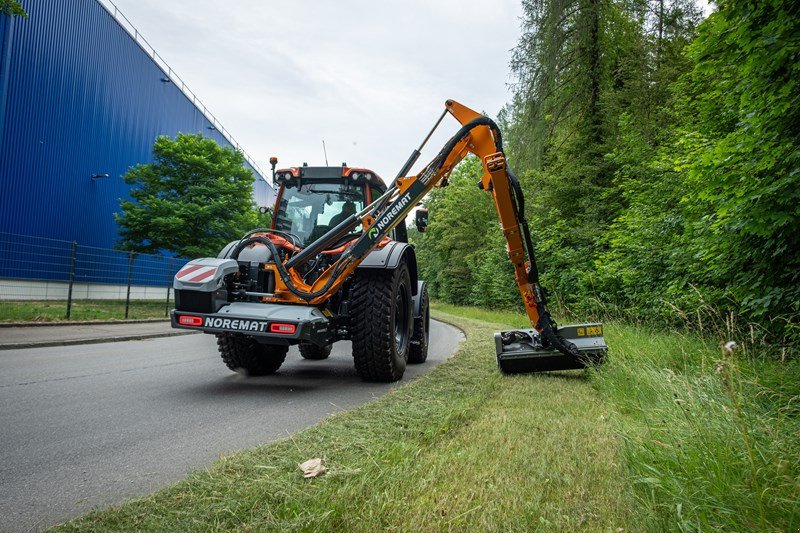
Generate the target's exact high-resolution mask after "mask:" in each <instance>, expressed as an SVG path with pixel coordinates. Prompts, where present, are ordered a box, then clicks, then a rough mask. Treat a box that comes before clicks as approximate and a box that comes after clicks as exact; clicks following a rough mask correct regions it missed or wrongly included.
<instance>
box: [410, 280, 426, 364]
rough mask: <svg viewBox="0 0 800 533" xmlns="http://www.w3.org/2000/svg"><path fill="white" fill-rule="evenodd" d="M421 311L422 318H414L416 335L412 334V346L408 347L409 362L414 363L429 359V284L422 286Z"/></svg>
mask: <svg viewBox="0 0 800 533" xmlns="http://www.w3.org/2000/svg"><path fill="white" fill-rule="evenodd" d="M419 312H420V316H421V317H422V319H421V320H416V319H414V335H412V336H411V346H410V347H409V349H408V362H409V363H410V364H412V365H419V364H421V363H424V362H425V361H426V360H427V359H428V338H429V336H430V330H431V306H430V298H429V297H428V286H427V285H423V286H422V294H420V295H419Z"/></svg>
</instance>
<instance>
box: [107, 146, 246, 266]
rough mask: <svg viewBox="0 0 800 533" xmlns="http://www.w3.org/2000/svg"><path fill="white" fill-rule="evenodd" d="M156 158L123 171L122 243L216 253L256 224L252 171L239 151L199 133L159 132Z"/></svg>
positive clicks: (123, 245) (190, 254)
mask: <svg viewBox="0 0 800 533" xmlns="http://www.w3.org/2000/svg"><path fill="white" fill-rule="evenodd" d="M153 156H154V159H155V161H154V162H153V163H150V164H146V165H137V166H135V167H132V168H131V169H130V170H129V171H128V172H127V173H126V174H125V176H123V179H124V180H125V183H128V184H129V185H132V186H133V188H132V189H131V193H130V194H131V198H132V199H131V200H122V201H121V207H122V213H117V214H115V219H116V221H117V224H119V233H120V236H121V242H120V245H119V247H120V248H122V249H124V250H129V251H134V252H148V253H153V252H160V251H168V252H172V253H176V254H178V255H180V256H182V257H204V256H206V257H207V256H212V257H214V256H216V255H217V253H218V252H219V250H220V249H222V247H224V246H225V245H226V244H227V243H228V242H230V241H231V240H233V239H236V238H239V237H240V236H241V234H242V233H244V232H245V231H247V230H249V229H252V228H254V227H256V226H257V225H258V224H259V222H260V219H259V213H258V211H257V210H256V206H255V203H254V202H253V196H252V195H253V180H254V178H253V174H252V172H251V171H250V170H249V169H248V168H246V167H245V165H244V157H243V156H242V154H241V152H238V151H236V150H233V149H231V148H227V147H221V146H219V145H218V144H217V143H216V142H214V141H213V140H212V139H209V138H206V137H203V136H202V135H200V134H196V135H187V134H183V133H180V134H178V136H177V137H176V138H175V139H174V140H173V139H171V138H169V137H167V136H160V137H158V138H157V139H156V141H155V144H154V145H153Z"/></svg>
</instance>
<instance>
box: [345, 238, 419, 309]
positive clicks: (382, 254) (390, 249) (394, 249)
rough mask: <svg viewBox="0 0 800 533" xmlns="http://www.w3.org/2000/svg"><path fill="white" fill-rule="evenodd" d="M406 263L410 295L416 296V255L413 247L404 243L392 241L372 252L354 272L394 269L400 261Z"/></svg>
mask: <svg viewBox="0 0 800 533" xmlns="http://www.w3.org/2000/svg"><path fill="white" fill-rule="evenodd" d="M403 260H405V261H406V263H408V271H409V273H410V274H411V288H412V294H413V295H414V296H416V295H417V294H418V293H419V292H418V289H419V287H418V275H417V254H416V252H414V247H413V246H411V245H410V244H408V243H406V242H399V241H392V242H390V243H389V244H387V245H386V246H384V247H383V248H379V249H375V250H372V251H371V252H370V253H369V255H367V257H365V258H364V260H363V261H362V262H361V264H360V265H358V268H357V269H356V270H359V269H362V268H385V269H391V270H393V269H395V268H397V267H398V266H400V261H403Z"/></svg>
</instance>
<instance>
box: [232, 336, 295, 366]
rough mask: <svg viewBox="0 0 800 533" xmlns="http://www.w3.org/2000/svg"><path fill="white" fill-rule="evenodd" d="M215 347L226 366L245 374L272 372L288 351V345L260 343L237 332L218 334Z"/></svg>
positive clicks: (280, 363) (279, 364)
mask: <svg viewBox="0 0 800 533" xmlns="http://www.w3.org/2000/svg"><path fill="white" fill-rule="evenodd" d="M217 347H218V348H219V353H220V355H221V356H222V360H223V361H224V362H225V364H226V365H227V366H228V368H230V369H231V370H233V371H234V372H239V373H240V374H245V375H247V376H266V375H267V374H274V373H275V372H276V371H277V370H278V369H279V368H280V367H281V365H282V364H283V361H284V359H286V352H288V351H289V347H288V346H276V345H274V344H261V343H259V342H258V341H256V340H255V339H254V338H253V337H247V336H245V335H241V334H238V333H220V334H218V335H217Z"/></svg>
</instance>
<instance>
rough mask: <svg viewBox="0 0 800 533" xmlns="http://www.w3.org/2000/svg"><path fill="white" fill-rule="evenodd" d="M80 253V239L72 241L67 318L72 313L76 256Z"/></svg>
mask: <svg viewBox="0 0 800 533" xmlns="http://www.w3.org/2000/svg"><path fill="white" fill-rule="evenodd" d="M77 255H78V241H72V253H71V254H70V256H69V292H67V320H69V316H70V315H71V314H72V286H73V285H74V284H75V257H76V256H77Z"/></svg>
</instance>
